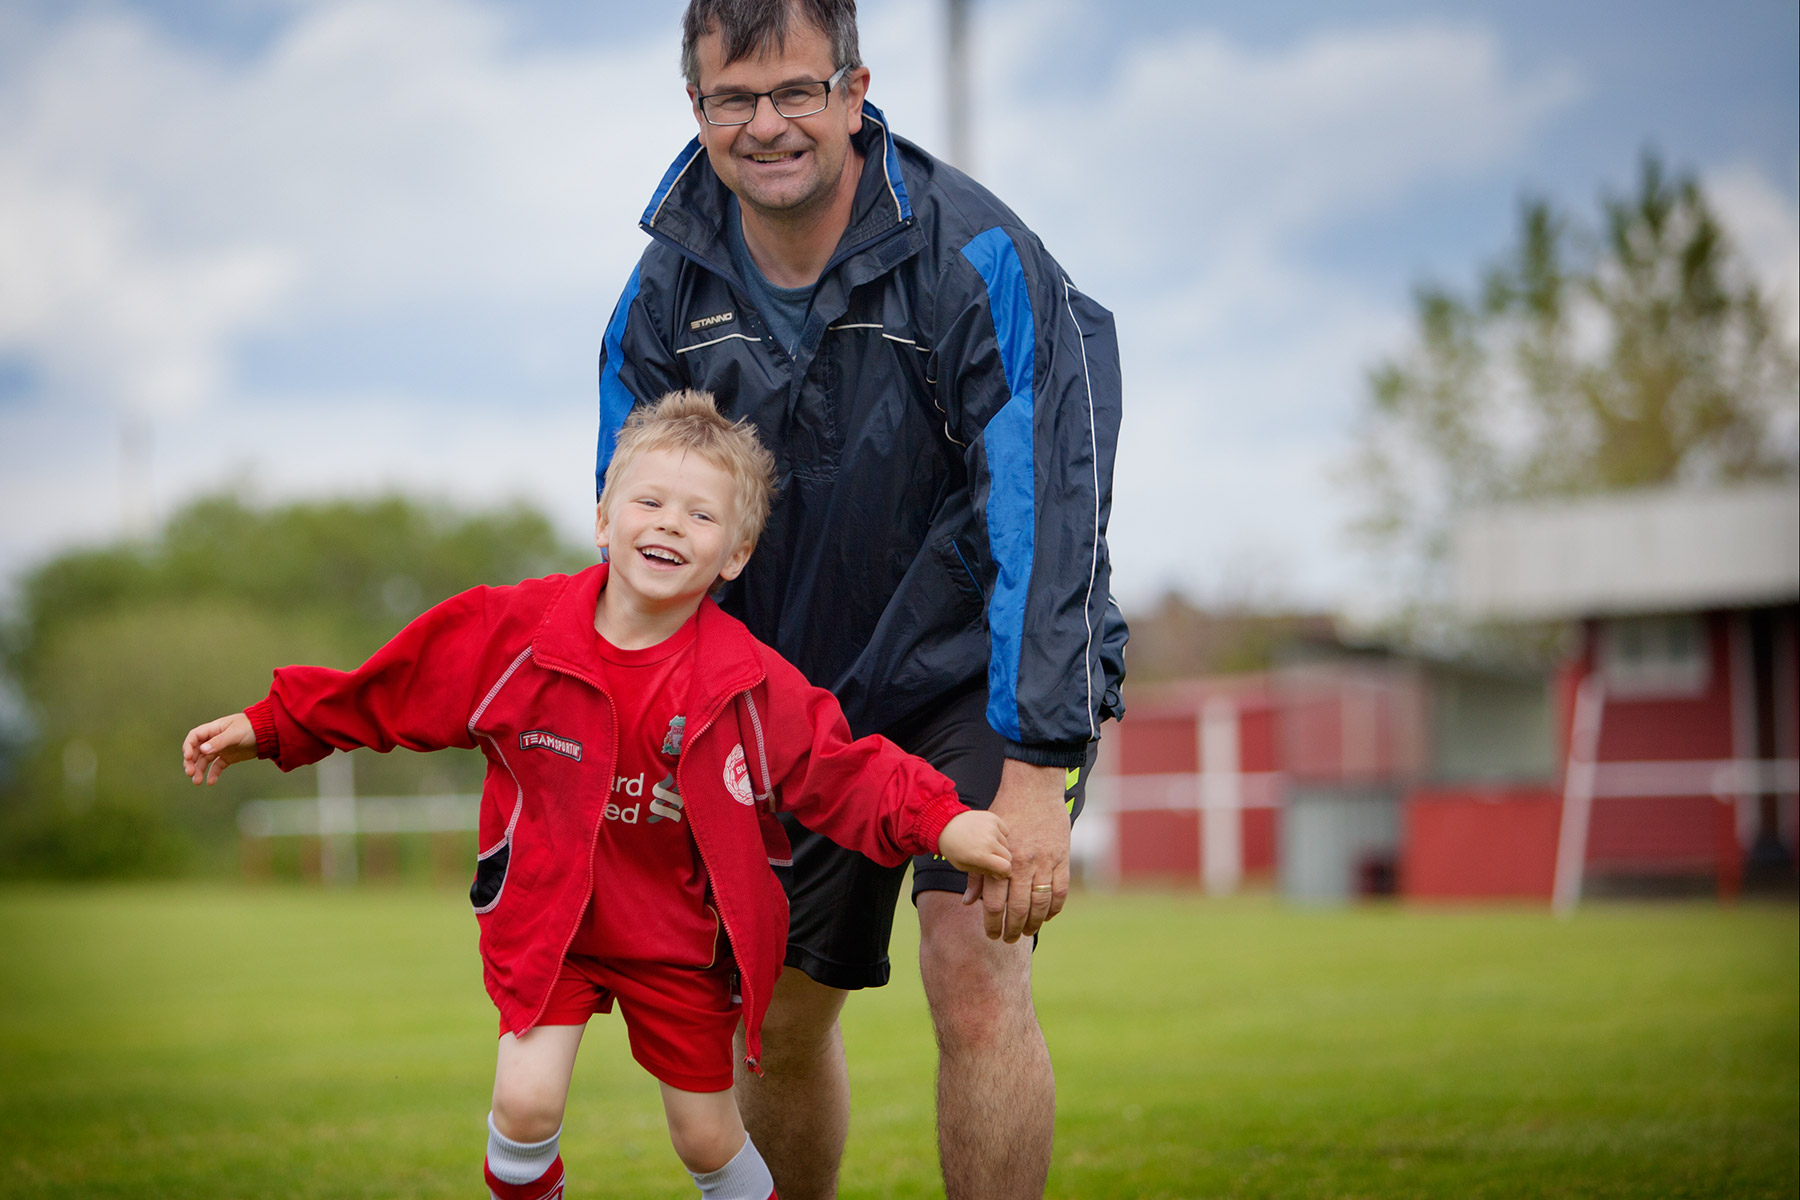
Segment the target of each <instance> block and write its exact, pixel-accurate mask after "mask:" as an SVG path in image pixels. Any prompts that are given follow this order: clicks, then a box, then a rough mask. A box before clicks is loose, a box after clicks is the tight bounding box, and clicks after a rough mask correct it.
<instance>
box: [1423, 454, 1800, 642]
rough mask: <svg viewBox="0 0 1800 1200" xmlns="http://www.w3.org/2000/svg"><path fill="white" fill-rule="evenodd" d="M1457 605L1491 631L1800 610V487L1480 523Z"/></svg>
mask: <svg viewBox="0 0 1800 1200" xmlns="http://www.w3.org/2000/svg"><path fill="white" fill-rule="evenodd" d="M1453 558H1454V569H1455V586H1456V598H1457V605H1458V607H1459V608H1460V609H1461V610H1462V612H1463V614H1464V615H1465V616H1468V617H1471V618H1474V619H1478V620H1481V619H1485V620H1545V619H1566V618H1573V617H1589V616H1608V615H1614V614H1618V615H1623V614H1631V613H1653V612H1680V611H1691V610H1696V609H1703V608H1735V607H1751V606H1756V605H1764V604H1781V603H1787V602H1790V601H1793V600H1796V599H1800V481H1796V480H1794V479H1785V480H1779V481H1774V482H1767V483H1753V484H1738V485H1731V486H1720V487H1711V488H1705V489H1698V488H1685V487H1666V488H1647V489H1641V490H1635V491H1630V492H1615V493H1611V494H1607V495H1601V496H1589V497H1580V498H1571V499H1566V500H1560V501H1533V502H1529V503H1518V504H1507V505H1499V506H1495V507H1492V508H1488V509H1483V510H1479V511H1477V512H1473V513H1470V514H1469V515H1468V516H1467V517H1465V518H1464V519H1463V520H1462V521H1461V522H1460V523H1459V524H1458V526H1457V528H1456V532H1455V537H1454V542H1453Z"/></svg>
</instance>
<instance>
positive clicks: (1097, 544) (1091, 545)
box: [934, 225, 1125, 767]
mask: <svg viewBox="0 0 1800 1200" xmlns="http://www.w3.org/2000/svg"><path fill="white" fill-rule="evenodd" d="M934 323H935V326H936V336H937V341H936V343H935V346H936V351H937V360H938V361H937V378H938V402H939V404H940V405H941V406H942V408H943V410H944V413H945V415H946V417H947V418H948V421H947V428H948V429H949V430H950V431H951V434H952V436H954V437H955V438H956V440H957V441H959V442H961V443H963V445H964V446H965V449H964V451H963V456H964V461H965V463H966V465H967V467H968V474H969V482H970V489H971V495H972V497H973V500H974V506H975V516H976V520H977V523H978V528H979V529H980V531H981V533H982V534H983V535H985V536H984V539H983V544H982V545H981V546H980V551H981V552H982V553H981V554H980V559H981V562H980V566H981V568H982V572H983V574H984V576H985V577H984V578H982V579H981V580H980V583H981V585H982V590H983V592H984V593H986V595H987V596H988V605H987V616H988V630H989V637H990V649H989V661H988V710H987V717H988V723H989V724H990V725H992V726H993V727H994V729H995V730H997V731H998V732H999V733H1000V734H1001V736H1003V737H1005V738H1006V739H1007V743H1008V744H1007V755H1008V757H1011V758H1016V759H1021V760H1023V761H1025V762H1032V763H1038V764H1040V765H1045V766H1063V767H1070V766H1078V765H1080V764H1081V763H1082V762H1083V761H1085V758H1086V751H1087V743H1088V742H1090V741H1092V740H1094V739H1095V738H1097V737H1099V736H1100V732H1099V731H1100V722H1101V721H1102V719H1103V718H1105V717H1108V716H1117V715H1118V714H1119V713H1120V712H1122V711H1123V706H1122V705H1121V704H1120V703H1119V684H1120V682H1121V680H1122V677H1123V654H1122V651H1123V647H1124V639H1125V629H1124V623H1123V620H1122V618H1121V617H1120V616H1119V615H1118V610H1117V608H1116V606H1113V605H1111V604H1110V603H1109V596H1108V591H1109V587H1110V583H1111V563H1110V559H1109V557H1108V553H1107V545H1106V526H1107V521H1108V520H1109V518H1110V516H1111V508H1112V475H1113V456H1114V451H1115V448H1116V446H1117V443H1118V436H1119V412H1120V386H1121V385H1120V377H1119V349H1118V341H1117V338H1116V336H1115V334H1114V330H1113V319H1112V314H1111V313H1109V312H1107V311H1106V310H1105V309H1104V308H1102V307H1101V306H1100V305H1099V304H1097V303H1095V302H1094V301H1093V300H1091V299H1090V298H1088V297H1087V296H1085V295H1083V294H1082V293H1081V292H1080V291H1078V290H1077V289H1076V288H1075V286H1074V284H1073V283H1071V282H1070V281H1069V279H1068V277H1067V276H1066V275H1065V274H1064V273H1063V271H1062V268H1061V267H1060V266H1058V265H1057V263H1056V261H1055V260H1054V259H1052V258H1051V257H1050V255H1049V254H1048V253H1047V252H1046V251H1045V250H1044V248H1043V246H1042V244H1041V243H1039V242H1038V240H1037V238H1036V237H1034V236H1033V235H1032V234H1031V233H1030V232H1029V231H1027V230H1024V229H1022V228H1018V227H1014V226H998V225H997V226H995V227H993V228H991V229H988V230H985V231H984V232H982V233H980V234H977V235H976V236H975V237H974V238H971V239H970V240H969V242H968V243H967V244H966V245H965V246H963V247H962V250H961V253H960V254H956V255H953V256H952V257H951V261H950V265H949V266H948V268H947V269H946V270H945V272H944V275H943V277H942V279H941V280H940V282H939V289H938V295H937V299H936V309H935V320H934Z"/></svg>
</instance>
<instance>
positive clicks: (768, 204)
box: [688, 21, 869, 221]
mask: <svg viewBox="0 0 1800 1200" xmlns="http://www.w3.org/2000/svg"><path fill="white" fill-rule="evenodd" d="M694 49H695V57H696V60H697V62H698V64H699V68H700V86H699V87H698V88H694V87H691V86H690V87H689V88H688V98H689V99H690V100H691V101H692V102H693V105H694V119H695V120H696V121H698V122H699V123H700V144H701V145H703V146H705V147H706V156H707V158H708V159H709V160H710V161H711V162H712V167H713V170H714V172H716V173H717V174H718V176H719V179H720V180H721V181H722V182H723V183H724V184H725V186H726V187H728V188H730V189H731V190H732V191H733V192H735V193H736V194H737V198H738V200H739V202H740V203H742V204H745V205H747V206H749V207H750V208H752V209H754V210H756V212H757V213H758V214H759V215H760V216H762V217H764V218H765V219H767V220H770V221H793V220H797V219H798V220H804V219H806V218H807V217H810V216H811V215H812V214H814V213H816V212H817V211H818V210H820V209H822V208H824V207H825V206H827V205H828V204H829V203H830V202H831V200H832V198H833V197H834V196H835V195H836V194H837V188H838V186H839V185H840V183H843V182H844V173H845V170H846V164H847V163H848V162H849V160H850V138H851V135H852V134H855V133H857V132H858V131H860V130H861V129H862V101H863V95H864V94H865V93H866V92H867V91H868V87H869V72H868V70H867V69H866V68H863V67H858V68H857V69H856V70H854V71H851V72H849V73H848V74H847V75H845V76H844V82H843V84H840V85H839V86H838V87H837V88H836V89H834V90H833V91H832V93H831V95H830V96H829V97H827V101H826V105H825V109H824V111H822V112H818V113H814V114H813V115H812V116H810V117H800V118H798V119H790V118H787V117H784V116H782V115H781V114H780V113H778V112H776V111H775V106H774V104H773V103H771V102H770V100H769V98H768V97H766V96H765V97H763V98H762V99H760V100H758V101H757V103H756V116H755V117H754V118H752V119H751V121H750V123H749V124H748V125H711V124H708V123H707V120H706V118H705V117H704V116H703V115H701V112H700V103H699V97H700V96H703V95H704V96H710V95H713V94H714V93H717V92H766V91H769V90H771V89H773V88H778V87H781V86H783V85H784V84H793V83H810V82H812V81H814V80H819V79H829V78H831V76H832V73H833V72H835V71H836V70H837V68H838V64H837V63H835V62H833V61H832V60H831V43H830V42H829V41H827V40H826V37H825V35H824V34H823V33H821V32H819V30H818V29H816V28H814V27H813V26H812V25H810V24H808V23H806V22H804V21H798V22H795V23H794V24H793V25H791V26H790V27H789V29H788V37H787V44H786V45H785V46H784V47H783V48H781V49H780V50H776V51H772V52H770V53H765V54H761V55H758V56H756V57H754V58H743V59H739V60H738V61H737V62H734V63H732V64H731V65H730V66H729V67H728V66H726V65H725V62H724V59H725V51H724V47H723V45H722V44H721V42H720V39H719V35H718V33H717V32H716V31H714V32H709V33H707V34H706V35H704V36H703V37H701V38H700V40H699V41H698V42H697V43H696V44H695V47H694ZM846 186H849V187H855V186H856V183H855V180H850V181H848V183H847V185H846Z"/></svg>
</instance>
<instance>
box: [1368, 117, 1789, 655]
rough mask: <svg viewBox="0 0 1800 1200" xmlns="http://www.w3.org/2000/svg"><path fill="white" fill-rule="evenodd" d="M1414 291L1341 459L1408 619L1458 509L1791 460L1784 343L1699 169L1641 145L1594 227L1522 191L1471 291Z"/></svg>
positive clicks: (1437, 574) (1752, 469)
mask: <svg viewBox="0 0 1800 1200" xmlns="http://www.w3.org/2000/svg"><path fill="white" fill-rule="evenodd" d="M1415 307H1416V315H1417V323H1418V327H1417V334H1416V338H1415V340H1414V342H1413V344H1412V345H1411V346H1410V347H1409V348H1407V349H1406V350H1405V351H1403V352H1402V353H1401V354H1399V355H1398V356H1396V357H1393V358H1390V359H1388V360H1386V361H1384V362H1381V363H1380V364H1378V365H1377V366H1376V367H1375V368H1374V370H1373V371H1372V372H1371V373H1370V381H1369V403H1368V405H1367V407H1366V409H1365V411H1364V413H1363V415H1362V419H1361V423H1360V426H1359V429H1358V445H1357V451H1356V456H1355V458H1354V460H1353V462H1352V465H1351V469H1350V472H1349V479H1350V482H1351V484H1352V485H1353V486H1354V487H1355V489H1356V490H1357V491H1358V492H1359V493H1360V496H1361V498H1362V500H1363V502H1364V511H1363V514H1362V518H1361V520H1360V521H1359V523H1358V526H1357V529H1358V532H1359V533H1361V534H1362V535H1363V536H1364V537H1365V538H1366V539H1367V540H1368V542H1369V543H1370V545H1371V546H1372V548H1373V549H1374V550H1375V551H1376V553H1377V554H1378V555H1379V556H1380V557H1382V558H1383V559H1385V560H1386V564H1385V565H1386V566H1387V567H1388V568H1389V571H1390V574H1389V576H1388V577H1389V578H1391V579H1394V580H1396V581H1397V582H1398V583H1399V584H1400V586H1402V587H1403V588H1405V590H1406V592H1407V594H1408V595H1409V596H1410V597H1412V599H1413V604H1412V607H1411V610H1410V612H1409V614H1408V615H1409V616H1410V617H1411V618H1413V619H1414V620H1416V619H1417V618H1418V617H1419V616H1420V613H1421V610H1427V611H1428V610H1430V609H1432V608H1433V607H1434V606H1435V605H1437V604H1439V603H1441V601H1442V590H1443V585H1444V571H1443V567H1444V565H1445V562H1446V560H1447V557H1448V551H1449V545H1450V534H1451V530H1452V527H1453V525H1454V523H1455V521H1456V519H1457V518H1458V517H1459V516H1460V515H1461V514H1463V513H1464V512H1467V511H1468V510H1470V509H1472V508H1476V507H1479V506H1482V505H1486V504H1492V503H1496V502H1502V501H1510V500H1519V499H1531V498H1540V497H1555V496H1576V495H1582V494H1586V493H1594V492H1603V491H1609V490H1616V489H1623V488H1633V487H1643V486H1649V485H1655V484H1670V483H1693V484H1707V483H1718V482H1726V481H1734V480H1746V479H1756V478H1768V477H1778V476H1781V475H1784V474H1790V473H1792V472H1793V471H1794V469H1795V459H1796V446H1795V444H1794V440H1793V416H1794V412H1795V407H1796V361H1795V348H1794V347H1793V346H1792V345H1790V344H1789V343H1788V341H1787V339H1786V338H1785V337H1783V336H1782V334H1781V332H1780V330H1779V328H1778V326H1777V324H1776V319H1775V315H1774V312H1773V311H1772V306H1771V304H1770V302H1769V300H1768V299H1767V298H1766V297H1765V296H1763V295H1762V294H1761V293H1760V292H1759V291H1758V289H1757V287H1756V285H1755V283H1754V282H1753V281H1752V279H1751V277H1750V273H1749V271H1748V269H1747V267H1746V265H1745V264H1744V263H1743V262H1742V260H1741V259H1739V258H1738V257H1737V256H1736V255H1735V254H1734V252H1733V250H1732V248H1731V246H1730V243H1729V242H1728V240H1727V239H1726V237H1725V235H1724V232H1723V231H1722V229H1721V228H1720V226H1719V223H1718V221H1717V219H1716V218H1715V217H1714V215H1713V213H1712V210H1711V208H1710V207H1709V206H1708V204H1707V201H1706V197H1705V195H1704V193H1703V192H1702V191H1701V189H1700V186H1699V184H1698V183H1697V182H1696V181H1695V179H1694V178H1693V177H1692V176H1691V175H1688V174H1675V175H1671V174H1670V173H1669V172H1668V171H1666V170H1665V168H1664V166H1663V164H1662V162H1661V161H1660V159H1659V158H1658V157H1657V156H1656V155H1654V154H1648V153H1647V154H1646V155H1645V156H1644V158H1643V162H1642V167H1641V170H1640V173H1639V177H1638V184H1637V190H1636V194H1635V195H1631V196H1626V197H1621V196H1614V195H1606V196H1603V197H1602V201H1601V212H1600V220H1599V222H1598V224H1597V225H1596V226H1587V225H1583V224H1581V223H1578V222H1577V221H1575V220H1574V219H1573V218H1571V217H1569V216H1568V215H1567V214H1564V213H1562V212H1559V211H1558V210H1557V209H1555V208H1554V207H1553V206H1552V205H1551V204H1550V203H1549V202H1548V201H1545V200H1542V199H1527V200H1526V201H1525V202H1524V203H1523V204H1522V206H1521V211H1520V221H1519V234H1518V242H1517V244H1516V245H1515V246H1513V247H1512V248H1511V249H1510V250H1509V251H1508V252H1507V253H1506V254H1505V256H1504V257H1502V258H1501V260H1500V261H1499V262H1498V263H1496V264H1495V265H1493V266H1492V267H1490V268H1489V269H1488V270H1487V271H1486V273H1485V275H1484V278H1483V279H1482V282H1481V285H1480V286H1479V288H1477V289H1476V290H1475V292H1474V294H1472V295H1463V294H1458V293H1457V292H1455V291H1453V290H1451V289H1449V288H1446V287H1443V286H1439V285H1435V284H1427V285H1423V286H1421V287H1420V288H1419V289H1418V290H1417V293H1416V296H1415Z"/></svg>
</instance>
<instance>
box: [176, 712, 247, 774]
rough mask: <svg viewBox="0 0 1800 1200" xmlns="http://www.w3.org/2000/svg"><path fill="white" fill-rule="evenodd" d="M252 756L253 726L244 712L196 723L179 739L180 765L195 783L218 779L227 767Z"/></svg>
mask: <svg viewBox="0 0 1800 1200" xmlns="http://www.w3.org/2000/svg"><path fill="white" fill-rule="evenodd" d="M255 757H256V730H255V729H252V728H251V727H250V718H249V717H246V716H245V715H244V714H243V713H232V714H231V715H230V716H229V717H220V718H219V719H218V720H216V721H208V722H207V723H206V724H204V725H196V726H194V727H193V728H192V729H190V730H188V735H187V737H185V738H183V739H182V742H181V767H182V769H183V770H184V771H186V772H187V773H188V778H189V779H192V780H193V781H194V786H196V787H198V786H199V785H200V784H202V783H208V784H211V783H217V782H218V781H219V776H220V775H221V774H223V773H224V771H225V768H226V767H228V766H230V765H231V764H232V763H235V762H243V761H244V760H245V759H247V758H255Z"/></svg>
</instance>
